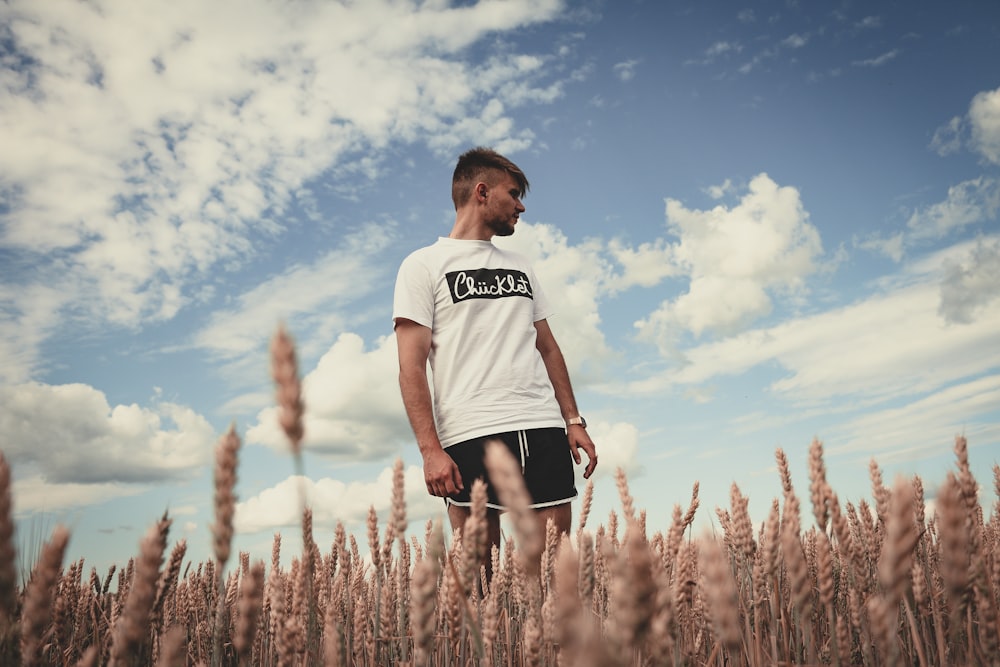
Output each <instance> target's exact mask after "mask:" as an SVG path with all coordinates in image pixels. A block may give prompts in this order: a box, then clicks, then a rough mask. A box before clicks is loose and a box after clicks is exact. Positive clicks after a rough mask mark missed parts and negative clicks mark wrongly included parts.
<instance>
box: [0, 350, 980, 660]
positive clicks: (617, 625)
mask: <svg viewBox="0 0 1000 667" xmlns="http://www.w3.org/2000/svg"><path fill="white" fill-rule="evenodd" d="M272 358H273V361H274V366H273V367H274V375H275V380H276V383H277V386H278V402H279V404H280V405H281V407H282V411H283V412H282V425H283V427H284V428H285V432H286V433H287V434H288V436H289V441H290V443H291V451H292V453H293V455H294V456H296V457H299V456H300V451H299V447H300V443H301V438H302V429H301V418H302V411H303V409H304V408H303V405H302V403H301V400H300V392H299V384H298V379H297V374H296V370H295V357H294V350H293V349H292V347H291V343H290V342H289V341H288V339H287V338H285V337H283V335H282V334H280V333H279V335H278V336H277V337H276V338H275V342H274V344H273V346H272ZM239 447H240V441H239V438H238V437H237V435H236V433H235V432H234V431H233V430H230V431H229V432H228V433H226V434H225V435H223V436H222V437H221V438H220V440H219V443H218V446H217V450H216V468H215V498H214V504H215V510H216V522H215V524H214V526H213V533H214V537H215V541H214V553H213V555H212V557H210V558H207V559H203V560H201V561H200V562H195V560H194V559H191V558H189V557H188V556H189V555H188V554H187V552H186V543H185V542H184V541H183V540H179V541H177V542H175V543H173V544H172V545H171V541H170V525H171V520H170V518H169V517H167V516H164V517H162V518H161V519H160V520H158V521H156V522H155V523H153V524H152V525H151V526H150V528H149V531H148V533H147V534H146V536H145V537H144V539H143V540H142V542H141V545H140V550H139V552H138V553H137V554H136V555H135V557H134V558H132V559H131V560H130V561H129V562H128V564H127V565H126V566H125V567H123V568H120V569H117V568H115V567H112V568H111V569H110V571H108V572H106V573H99V572H97V571H96V570H94V569H93V568H90V569H89V571H88V568H87V565H86V564H85V562H84V561H83V560H82V559H81V560H80V561H77V562H71V563H64V562H63V559H64V552H65V547H66V544H67V540H68V537H69V533H68V531H67V530H66V529H65V528H62V527H57V528H56V529H55V530H54V531H53V533H52V535H51V538H50V539H49V540H48V541H47V542H46V543H45V544H44V546H42V547H41V549H40V554H39V557H38V560H37V562H36V563H35V565H34V568H33V570H32V573H31V576H30V578H29V579H28V581H27V583H26V585H25V586H24V587H23V588H22V587H21V586H20V585H19V578H18V575H17V572H16V567H15V556H16V553H15V546H14V529H13V519H12V516H11V500H12V499H11V491H10V490H11V479H10V469H9V467H8V465H7V463H6V461H5V460H4V459H3V457H2V456H0V664H4V665H7V664H22V663H23V664H26V665H49V664H55V665H97V664H101V665H104V664H110V665H136V666H139V665H142V666H145V665H178V666H180V665H197V664H204V665H237V664H240V665H243V664H247V665H320V664H325V665H365V666H371V665H394V664H409V665H420V666H423V665H448V666H465V665H491V666H492V665H496V666H499V665H582V666H586V665H594V666H597V665H609V666H610V665H622V666H626V665H628V666H631V665H637V666H638V665H817V664H834V665H837V664H840V665H847V664H851V665H902V664H906V665H996V664H1000V649H998V635H1000V623H998V614H997V609H998V605H1000V467H998V466H994V468H993V473H994V477H993V480H992V482H993V496H994V502H993V505H992V507H990V508H989V509H988V510H987V509H984V507H983V506H982V504H981V502H980V497H981V495H980V485H979V482H978V481H977V480H976V479H974V477H973V475H972V473H971V471H970V466H969V460H968V449H967V445H966V442H965V439H964V438H961V437H960V438H957V439H956V442H955V455H956V460H955V469H954V470H953V471H952V472H949V473H947V475H946V477H945V478H944V480H943V481H942V482H941V484H940V489H939V491H938V493H937V496H936V500H935V503H934V508H935V509H934V512H933V514H928V513H927V510H926V506H925V502H924V493H923V483H922V480H921V479H919V478H913V479H898V480H896V481H895V482H894V483H892V484H889V485H886V484H885V483H884V482H883V479H882V473H881V471H880V469H879V467H878V465H877V464H876V462H875V461H872V462H871V464H870V466H869V471H868V472H869V476H870V479H871V484H872V496H871V501H868V500H865V499H859V500H858V501H857V502H856V504H855V503H853V502H850V501H841V499H839V498H838V497H837V495H836V493H835V492H834V490H833V489H832V488H831V487H830V485H829V484H828V483H827V481H826V475H825V468H824V463H823V446H822V444H821V443H820V442H819V441H814V442H813V443H812V445H811V447H810V450H809V462H810V473H809V479H810V484H809V487H808V489H807V490H803V491H802V492H801V493H802V495H803V497H807V498H808V502H807V505H806V506H805V507H803V502H802V501H800V497H799V493H800V492H799V491H797V490H796V489H795V488H794V487H793V485H792V478H791V474H790V472H789V469H788V463H787V460H786V458H785V454H784V452H783V451H781V450H777V451H776V461H777V467H778V473H779V475H780V480H781V484H782V491H783V493H782V497H781V498H776V499H774V500H773V502H772V505H771V509H770V512H769V514H768V516H767V517H764V518H763V519H760V520H757V521H754V520H752V519H751V517H750V516H749V513H748V509H747V505H748V503H747V498H746V497H745V496H743V495H742V494H741V492H740V489H739V488H738V487H737V486H736V485H733V487H732V489H731V495H730V505H729V507H725V508H721V507H720V508H716V509H715V513H716V515H717V518H718V521H719V523H720V525H721V527H722V530H721V531H720V534H719V535H716V536H709V535H693V534H692V523H693V521H694V518H695V515H696V511H697V510H698V508H699V500H698V483H697V482H695V483H694V484H693V489H692V493H691V500H690V504H689V505H688V506H687V507H681V506H676V507H675V508H674V512H673V520H672V522H671V524H670V525H669V526H665V527H664V529H663V530H659V529H656V528H651V527H649V526H647V525H646V521H645V513H644V512H643V511H641V510H638V509H637V508H635V507H634V503H633V500H632V497H631V495H630V493H629V488H628V481H627V479H626V478H625V475H624V474H623V473H622V472H621V471H618V474H617V478H616V479H617V486H618V491H619V495H620V498H621V508H620V511H616V512H614V513H612V514H611V515H610V516H609V517H608V521H607V523H606V524H602V525H598V526H597V527H596V528H593V529H591V528H589V527H588V519H589V516H588V515H589V513H590V512H589V508H590V500H591V494H592V489H593V487H592V486H589V485H588V487H587V489H586V491H585V493H584V497H583V501H582V506H581V511H580V517H579V522H578V525H577V526H575V528H574V530H573V533H572V534H571V535H560V534H558V533H557V531H555V530H554V529H552V528H551V526H549V527H546V526H541V525H539V524H538V522H537V521H536V520H535V518H534V515H533V514H532V511H531V510H530V509H528V508H527V503H528V502H529V501H528V498H527V495H526V492H525V490H524V488H523V485H522V484H521V482H520V475H519V471H518V469H517V464H516V463H515V462H514V461H513V460H512V459H510V458H509V456H507V455H506V452H505V450H504V449H503V448H501V447H497V448H491V449H490V450H489V457H488V467H489V470H490V474H491V479H492V480H493V481H494V483H495V484H496V485H497V487H498V489H499V491H500V493H501V497H502V498H503V500H504V502H505V504H506V505H507V506H508V507H509V508H510V515H511V524H512V526H513V528H514V530H513V534H512V535H511V536H509V537H508V538H507V539H506V541H505V544H504V545H503V548H502V549H500V550H493V551H492V553H488V552H487V548H486V537H485V528H484V527H485V511H486V508H485V491H484V489H483V487H482V485H481V484H476V485H475V486H474V488H473V500H474V505H473V512H472V516H471V518H470V519H469V521H468V523H467V524H466V526H465V527H464V529H463V530H461V531H456V532H454V533H452V532H451V531H450V530H448V531H446V530H445V529H444V528H443V527H442V526H441V525H440V524H437V523H428V524H427V525H426V526H424V527H422V530H421V531H420V532H419V534H414V533H413V532H412V531H411V532H410V533H408V532H407V530H408V529H409V528H412V527H411V526H409V525H408V522H407V517H406V507H405V503H404V502H403V467H402V462H400V461H397V463H396V467H395V475H394V488H393V504H392V511H391V516H390V517H389V518H388V520H387V521H386V523H385V525H382V526H380V525H379V522H378V519H377V517H376V515H375V512H374V510H372V511H371V513H370V516H369V522H368V536H367V544H364V545H359V544H358V542H357V540H356V539H355V538H354V537H353V536H350V535H348V533H347V531H346V530H345V529H344V526H343V525H338V526H337V530H336V534H335V538H334V540H333V542H332V544H317V543H316V542H315V540H314V537H313V530H312V515H311V511H310V510H309V508H308V507H304V508H303V512H302V531H301V535H296V539H295V541H294V542H293V543H292V544H288V543H283V541H282V538H281V536H280V535H276V536H275V540H274V546H273V549H272V553H271V554H270V555H269V560H268V562H265V560H264V559H262V558H258V557H255V556H253V555H251V554H247V553H239V554H237V555H236V557H235V558H231V554H230V542H231V538H232V534H233V528H232V519H233V512H234V507H235V495H234V486H235V482H236V473H237V467H238V466H237V460H238V452H239ZM984 495H986V496H988V495H989V494H984ZM806 526H808V527H806ZM281 549H288V550H290V551H289V552H288V553H291V554H294V556H293V557H291V558H290V559H286V560H287V562H290V566H289V567H288V568H283V567H282V565H281V562H282V559H281ZM486 559H489V561H490V563H491V565H492V567H491V571H492V577H491V578H489V579H487V575H486V572H487V568H484V567H483V564H484V562H485V560H486ZM227 565H229V567H228V568H227Z"/></svg>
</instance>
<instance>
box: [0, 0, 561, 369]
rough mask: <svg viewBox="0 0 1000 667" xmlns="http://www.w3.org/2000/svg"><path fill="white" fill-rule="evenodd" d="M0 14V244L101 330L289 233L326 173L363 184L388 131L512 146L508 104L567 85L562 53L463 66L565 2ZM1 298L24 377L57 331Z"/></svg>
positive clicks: (169, 6)
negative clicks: (470, 52)
mask: <svg viewBox="0 0 1000 667" xmlns="http://www.w3.org/2000/svg"><path fill="white" fill-rule="evenodd" d="M2 7H3V9H2V10H0V11H2V13H3V15H4V23H5V25H6V26H7V28H8V33H7V34H8V36H9V42H10V43H9V45H8V46H9V50H10V52H11V53H10V57H11V58H13V59H14V60H16V61H17V62H18V63H19V64H18V66H17V67H5V68H4V69H3V70H2V72H0V77H2V80H0V84H2V85H3V88H4V90H6V91H7V94H6V96H5V99H4V108H3V112H2V113H3V115H2V126H3V127H5V128H10V130H11V131H6V132H4V141H3V143H4V149H3V151H0V172H2V173H3V174H4V180H3V184H2V185H0V203H2V206H0V210H4V213H3V214H2V217H0V222H2V234H3V236H2V240H0V243H2V245H3V246H4V247H6V248H9V249H12V250H13V251H15V252H17V253H19V254H23V255H24V256H25V257H26V258H29V257H30V260H31V263H32V264H33V265H34V268H35V271H34V273H33V274H32V276H33V278H32V280H34V281H35V282H34V285H49V286H51V285H59V286H60V288H64V290H65V296H66V298H65V302H64V303H61V304H58V305H59V307H61V308H62V314H63V315H65V314H67V311H71V313H72V314H73V315H75V316H80V317H81V319H86V320H89V321H90V322H91V323H93V324H94V325H95V326H102V325H105V324H108V323H110V324H112V325H117V326H128V327H132V326H139V325H141V324H145V323H148V322H152V321H156V320H164V319H170V318H172V317H173V316H174V315H175V314H176V313H177V312H178V311H179V310H180V309H182V308H183V307H184V306H185V305H186V304H187V303H189V302H190V301H191V300H192V299H196V298H199V295H200V293H201V291H202V289H203V285H202V280H201V279H202V278H203V277H204V276H205V275H206V274H207V272H208V271H210V270H211V269H212V268H213V267H215V266H216V265H217V264H218V263H220V262H227V263H229V264H231V265H233V266H238V265H239V264H240V263H242V262H245V261H247V260H248V259H250V258H252V257H253V255H254V252H255V249H256V248H257V246H258V245H259V244H260V243H261V242H262V241H263V240H266V239H269V238H271V237H273V235H275V234H280V233H281V232H282V230H283V227H284V222H283V214H285V213H286V212H287V210H288V208H289V205H290V203H291V202H292V200H293V198H296V197H298V196H299V195H300V193H301V196H302V198H303V199H306V200H308V199H309V197H310V194H309V192H308V188H309V187H310V184H311V183H312V182H313V180H314V179H316V178H318V177H319V176H320V175H322V174H324V173H332V174H334V175H336V176H338V177H341V178H342V177H343V176H344V175H346V174H358V175H361V176H365V177H371V176H372V175H374V174H377V165H378V162H379V160H380V159H381V157H380V156H381V155H382V149H385V148H387V147H388V146H389V144H390V143H392V142H395V141H402V142H413V141H418V140H423V141H426V142H427V144H428V145H430V146H431V147H432V148H434V149H436V150H442V151H450V149H451V148H452V147H453V146H454V145H456V144H457V143H466V142H469V141H472V140H475V141H486V140H489V141H493V142H494V143H496V145H497V146H498V147H499V146H502V147H503V149H504V150H513V149H515V148H522V147H525V146H527V145H529V144H530V143H531V142H532V141H533V134H532V133H531V131H530V130H529V129H518V128H515V127H514V126H513V121H512V120H511V118H510V116H509V115H508V114H509V109H510V108H512V107H515V106H518V105H522V104H529V103H531V104H545V103H548V102H549V101H551V100H553V99H555V98H556V97H558V96H559V95H561V88H560V84H559V82H558V81H556V80H554V79H553V78H552V75H551V72H553V71H555V70H554V69H553V68H551V67H547V66H546V65H547V64H549V60H548V59H549V58H554V57H556V56H554V55H548V54H545V53H542V54H521V53H513V52H511V53H506V54H504V55H498V56H496V57H494V58H493V59H491V60H490V61H487V62H485V63H480V64H469V63H466V62H464V61H463V56H464V53H463V49H464V48H465V47H467V46H468V45H470V44H472V43H473V42H475V41H477V40H479V39H481V38H483V37H484V36H487V35H494V34H496V33H497V32H498V31H501V32H502V31H505V30H512V29H516V28H518V27H522V26H525V25H529V24H534V23H538V22H544V21H548V20H551V19H552V18H554V17H555V16H556V15H557V12H558V11H559V9H560V8H561V3H560V2H559V1H558V0H543V1H542V2H536V1H533V0H532V1H529V0H514V1H511V2H496V1H485V2H479V3H476V4H474V5H471V6H463V7H451V6H449V5H446V4H442V3H421V4H420V5H419V6H418V5H416V4H415V3H398V2H389V1H388V0H375V1H372V2H366V3H363V4H361V5H351V6H345V5H342V4H339V3H299V4H294V5H287V4H277V5H276V4H273V3H267V2H254V3H252V4H248V3H242V2H218V3H210V4H205V3H199V2H194V1H193V0H181V1H179V2H170V3H167V2H160V3H156V4H155V5H152V6H151V5H150V4H148V3H146V4H144V5H143V7H142V8H139V7H136V6H133V5H132V4H130V3H122V2H111V3H104V4H102V5H101V6H100V7H97V6H96V5H93V4H90V3H78V2H73V1H72V0H53V1H52V2H45V3H33V2H28V1H26V0H21V1H15V2H13V3H6V4H4V5H2ZM500 99H503V103H501V102H500V101H499V100H500ZM53 193H58V196H53ZM18 287H24V285H19V286H18ZM26 287H28V288H29V290H25V293H27V292H28V291H30V289H31V288H32V285H28V286H26ZM7 310H8V311H9V312H13V313H14V314H15V317H16V318H17V319H16V320H15V325H16V327H18V328H20V329H26V328H29V327H32V326H35V329H34V330H32V331H31V332H29V333H25V334H23V335H21V336H20V337H18V338H16V339H14V341H13V342H12V343H8V345H13V346H15V349H13V350H11V351H10V354H9V355H6V354H5V357H4V358H5V359H7V358H9V357H10V358H15V359H18V360H19V367H20V368H21V369H20V370H18V371H17V373H16V374H14V373H13V372H10V371H8V372H7V374H8V375H14V376H15V377H18V378H23V377H24V375H25V374H26V371H27V372H30V369H31V368H32V367H33V365H34V364H35V363H37V361H38V354H37V351H36V350H37V346H38V345H39V341H40V340H44V338H45V336H47V335H48V333H49V329H48V328H46V327H40V326H38V325H37V323H36V322H35V320H34V319H33V317H32V314H31V313H32V309H31V307H30V305H28V304H26V298H25V299H19V300H18V302H17V303H16V304H15V306H14V307H13V308H9V309H7ZM7 340H10V339H9V338H8V339H7ZM22 348H24V349H22ZM5 352H6V350H5ZM5 365H6V364H5ZM24 366H28V368H27V369H25V368H24Z"/></svg>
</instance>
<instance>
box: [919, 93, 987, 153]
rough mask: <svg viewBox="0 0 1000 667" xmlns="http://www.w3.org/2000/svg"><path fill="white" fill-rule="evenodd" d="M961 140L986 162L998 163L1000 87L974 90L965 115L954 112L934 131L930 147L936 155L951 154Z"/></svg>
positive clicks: (956, 149)
mask: <svg viewBox="0 0 1000 667" xmlns="http://www.w3.org/2000/svg"><path fill="white" fill-rule="evenodd" d="M966 130H968V135H966ZM963 140H964V141H966V146H967V147H968V148H969V150H971V151H973V152H975V153H979V154H980V155H981V156H982V157H983V160H984V161H985V162H986V163H988V164H1000V88H997V89H995V90H984V91H982V92H979V93H977V94H976V95H975V97H973V98H972V101H971V102H970V103H969V112H968V113H967V114H966V115H964V116H955V117H954V118H952V119H951V120H950V121H948V122H947V123H945V124H944V125H942V126H940V127H939V128H937V129H936V130H935V131H934V137H933V138H932V139H931V144H930V147H931V149H933V150H934V151H936V152H937V153H938V154H939V155H950V154H952V153H955V152H957V151H958V150H959V149H960V148H961V147H962V142H963Z"/></svg>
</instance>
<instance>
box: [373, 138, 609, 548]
mask: <svg viewBox="0 0 1000 667" xmlns="http://www.w3.org/2000/svg"><path fill="white" fill-rule="evenodd" d="M527 191H528V179H527V178H526V177H525V175H524V173H523V172H522V171H521V170H520V169H519V168H518V167H517V165H515V164H514V163H513V162H511V161H510V160H508V159H507V158H505V157H503V156H502V155H500V154H499V153H496V152H495V151H493V150H490V149H488V148H476V149H473V150H470V151H468V152H466V153H465V154H463V155H462V156H461V157H459V159H458V164H457V165H456V167H455V173H454V176H453V178H452V200H453V201H454V203H455V212H456V213H455V224H454V226H453V227H452V230H451V233H450V234H449V235H448V237H447V238H440V239H438V241H437V243H435V244H433V245H431V246H427V247H425V248H421V249H420V250H417V251H415V252H413V253H412V254H411V255H410V256H409V257H407V258H406V259H405V260H404V261H403V263H402V265H401V266H400V269H399V274H398V276H397V278H396V290H395V298H394V303H393V322H394V323H395V330H396V341H397V344H398V347H399V386H400V390H401V392H402V396H403V405H404V406H405V407H406V413H407V416H408V417H409V419H410V425H411V426H412V427H413V432H414V435H415V436H416V439H417V445H418V446H419V447H420V453H421V454H422V455H423V460H424V480H425V481H426V483H427V491H428V493H430V494H431V495H435V496H441V497H443V498H445V502H446V503H447V506H448V517H449V519H450V522H451V525H452V528H453V529H455V528H461V527H463V526H464V524H465V519H466V518H467V517H468V516H469V512H470V498H469V491H470V489H471V488H472V482H473V481H474V480H475V479H476V478H482V479H484V480H485V481H486V482H487V483H489V477H488V475H487V473H486V468H485V465H484V463H483V455H484V444H485V442H486V441H487V440H489V439H490V438H499V439H501V440H503V441H504V442H505V443H506V444H507V446H508V447H509V448H510V450H511V452H512V454H513V455H514V456H515V457H516V458H517V459H518V460H520V461H521V469H522V472H523V474H524V478H525V484H526V486H527V488H528V491H529V493H530V494H531V496H532V499H533V503H534V504H533V507H534V508H535V510H536V513H537V515H538V518H539V520H540V521H541V522H542V525H543V526H544V525H545V523H546V522H547V521H548V519H549V518H551V519H553V520H554V521H555V524H556V526H557V527H558V528H559V529H560V530H561V531H564V532H568V531H569V530H570V524H571V522H572V509H571V506H570V501H572V499H573V498H575V497H576V487H575V486H574V476H573V461H575V462H576V463H577V464H580V463H581V461H582V459H581V456H580V450H581V449H582V450H583V451H584V452H585V453H586V454H587V457H588V462H587V467H586V469H585V470H584V473H583V476H584V477H585V478H589V477H590V475H591V473H593V472H594V468H595V466H596V465H597V453H596V451H595V448H594V443H593V441H592V440H591V439H590V436H589V435H588V433H587V430H586V429H587V422H586V421H585V420H584V419H583V417H581V416H580V413H579V411H578V410H577V407H576V400H575V398H574V397H573V389H572V387H571V385H570V380H569V373H568V372H567V370H566V362H565V361H564V359H563V355H562V352H561V351H560V349H559V345H558V344H557V343H556V340H555V338H554V337H553V335H552V331H551V330H550V329H549V325H548V322H547V321H546V318H547V317H548V316H549V315H551V314H552V308H551V306H550V303H549V301H548V300H547V299H546V298H545V296H544V294H543V293H542V291H541V289H540V287H539V284H538V281H537V280H536V278H535V275H534V272H533V271H532V268H531V265H530V264H529V263H528V261H527V260H526V259H525V258H524V257H522V256H520V255H517V254H514V253H511V252H508V251H505V250H501V249H500V248H498V247H496V246H495V245H493V242H492V239H493V237H494V236H510V235H511V234H513V233H514V228H515V226H516V225H517V221H518V216H519V215H520V214H521V213H523V212H524V205H523V204H522V203H521V199H522V198H523V197H524V195H525V193H526V192H527ZM428 361H430V365H431V373H432V376H433V382H434V393H433V397H434V398H433V401H432V399H431V391H430V386H429V384H428V380H427V362H428ZM571 459H572V460H571ZM488 496H489V500H488V503H487V506H488V508H489V510H488V512H487V518H488V534H489V539H490V543H491V544H495V545H498V546H499V543H500V518H499V510H502V509H503V507H502V505H501V504H500V502H499V500H498V498H497V495H496V492H495V490H494V489H493V488H492V486H491V485H490V486H489V488H488Z"/></svg>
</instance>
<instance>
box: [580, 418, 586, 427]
mask: <svg viewBox="0 0 1000 667" xmlns="http://www.w3.org/2000/svg"><path fill="white" fill-rule="evenodd" d="M580 426H582V427H584V428H587V420H586V419H584V418H583V415H580Z"/></svg>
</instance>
